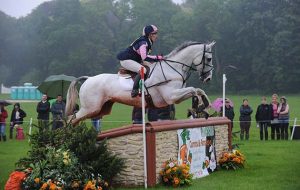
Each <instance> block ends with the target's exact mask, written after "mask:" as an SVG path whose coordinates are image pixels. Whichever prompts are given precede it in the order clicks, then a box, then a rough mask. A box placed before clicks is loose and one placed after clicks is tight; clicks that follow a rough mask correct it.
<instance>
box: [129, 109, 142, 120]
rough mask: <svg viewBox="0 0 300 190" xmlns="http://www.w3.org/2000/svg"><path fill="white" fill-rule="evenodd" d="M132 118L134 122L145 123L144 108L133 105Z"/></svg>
mask: <svg viewBox="0 0 300 190" xmlns="http://www.w3.org/2000/svg"><path fill="white" fill-rule="evenodd" d="M131 118H132V123H133V124H142V123H143V114H142V108H139V107H133V110H132V115H131Z"/></svg>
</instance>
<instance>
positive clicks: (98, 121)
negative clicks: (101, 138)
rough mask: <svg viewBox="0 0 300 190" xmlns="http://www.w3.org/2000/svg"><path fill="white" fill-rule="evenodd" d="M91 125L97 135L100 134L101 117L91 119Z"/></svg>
mask: <svg viewBox="0 0 300 190" xmlns="http://www.w3.org/2000/svg"><path fill="white" fill-rule="evenodd" d="M91 121H92V125H93V127H94V128H95V130H96V131H97V132H98V133H101V117H94V118H92V119H91Z"/></svg>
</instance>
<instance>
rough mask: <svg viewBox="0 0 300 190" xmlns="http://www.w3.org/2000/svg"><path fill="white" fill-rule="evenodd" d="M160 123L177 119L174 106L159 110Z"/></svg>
mask: <svg viewBox="0 0 300 190" xmlns="http://www.w3.org/2000/svg"><path fill="white" fill-rule="evenodd" d="M157 116H158V121H160V120H171V119H175V106H174V104H172V105H168V106H166V107H163V108H159V109H157Z"/></svg>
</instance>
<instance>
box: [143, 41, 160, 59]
mask: <svg viewBox="0 0 300 190" xmlns="http://www.w3.org/2000/svg"><path fill="white" fill-rule="evenodd" d="M138 52H139V53H140V55H141V58H142V60H143V61H147V62H156V61H158V57H157V56H156V55H147V44H143V45H141V46H140V48H139V49H138Z"/></svg>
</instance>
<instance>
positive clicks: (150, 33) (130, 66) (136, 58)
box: [117, 25, 163, 98]
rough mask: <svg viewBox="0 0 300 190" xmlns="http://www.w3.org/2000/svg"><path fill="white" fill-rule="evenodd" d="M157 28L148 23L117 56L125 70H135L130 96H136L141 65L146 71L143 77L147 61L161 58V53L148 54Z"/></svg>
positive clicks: (154, 39)
mask: <svg viewBox="0 0 300 190" xmlns="http://www.w3.org/2000/svg"><path fill="white" fill-rule="evenodd" d="M157 32H158V28H157V27H156V26H154V25H148V26H145V27H144V28H143V34H142V36H141V37H139V38H138V39H136V40H135V41H134V42H133V43H132V44H131V45H130V46H129V47H128V48H126V49H125V50H123V51H121V52H120V53H119V54H118V55H117V58H118V60H120V64H121V66H122V67H124V68H125V69H127V70H130V71H133V72H136V73H137V75H136V77H135V79H134V84H133V89H132V92H131V97H133V98H134V97H136V96H137V95H138V93H139V91H138V88H139V81H140V79H141V75H140V73H139V71H140V69H141V67H144V71H146V74H145V79H146V78H147V74H148V70H149V69H148V68H149V67H148V66H147V65H149V63H153V62H157V61H160V60H162V59H163V57H162V56H161V55H149V54H150V53H151V49H152V44H153V43H154V42H155V41H156V40H157Z"/></svg>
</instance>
